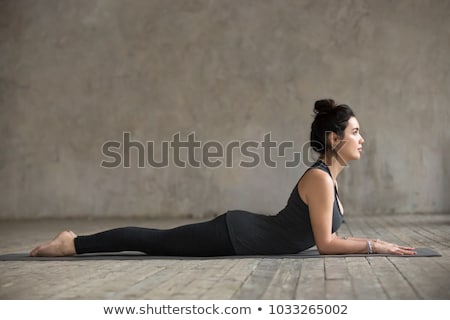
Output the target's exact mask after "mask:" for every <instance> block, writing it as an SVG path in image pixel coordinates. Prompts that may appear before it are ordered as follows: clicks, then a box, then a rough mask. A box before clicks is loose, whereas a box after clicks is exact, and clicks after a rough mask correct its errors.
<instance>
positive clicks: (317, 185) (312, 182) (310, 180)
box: [297, 167, 334, 204]
mask: <svg viewBox="0 0 450 320" xmlns="http://www.w3.org/2000/svg"><path fill="white" fill-rule="evenodd" d="M333 188H334V183H333V179H332V178H331V177H330V175H329V174H328V173H327V172H325V171H324V170H322V169H321V168H318V167H311V168H309V169H308V170H307V171H306V172H305V173H304V174H303V176H302V177H301V179H300V180H299V182H298V184H297V191H298V194H299V196H300V198H301V199H302V201H303V202H305V203H306V204H308V195H309V194H312V193H314V194H325V193H328V192H329V191H331V192H332V191H333Z"/></svg>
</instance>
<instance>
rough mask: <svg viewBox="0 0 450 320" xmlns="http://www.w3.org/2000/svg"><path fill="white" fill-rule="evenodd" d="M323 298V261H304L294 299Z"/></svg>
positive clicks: (314, 259)
mask: <svg viewBox="0 0 450 320" xmlns="http://www.w3.org/2000/svg"><path fill="white" fill-rule="evenodd" d="M324 298H325V259H316V258H313V259H304V260H303V262H302V268H301V270H300V278H299V280H298V283H297V290H296V292H295V299H299V300H305V299H315V300H320V299H324Z"/></svg>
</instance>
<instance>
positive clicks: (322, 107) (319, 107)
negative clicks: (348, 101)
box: [314, 99, 336, 113]
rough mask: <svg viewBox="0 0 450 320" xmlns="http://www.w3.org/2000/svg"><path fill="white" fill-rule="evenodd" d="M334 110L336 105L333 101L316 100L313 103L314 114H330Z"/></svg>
mask: <svg viewBox="0 0 450 320" xmlns="http://www.w3.org/2000/svg"><path fill="white" fill-rule="evenodd" d="M334 108H336V103H335V102H334V100H333V99H322V100H317V101H316V102H315V103H314V112H315V113H330V112H332V111H333V109H334Z"/></svg>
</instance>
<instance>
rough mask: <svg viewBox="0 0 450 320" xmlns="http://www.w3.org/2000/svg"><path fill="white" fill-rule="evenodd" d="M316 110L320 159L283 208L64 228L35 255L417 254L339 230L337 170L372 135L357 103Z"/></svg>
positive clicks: (321, 105)
mask: <svg viewBox="0 0 450 320" xmlns="http://www.w3.org/2000/svg"><path fill="white" fill-rule="evenodd" d="M314 112H315V118H314V121H313V123H312V125H311V139H310V140H311V141H310V145H311V147H312V148H313V149H314V150H315V151H317V152H318V153H319V159H318V160H317V162H316V163H314V164H313V165H312V166H311V167H310V168H308V170H306V172H305V173H304V174H303V175H302V176H301V178H300V179H299V180H298V181H297V183H296V184H295V186H294V188H293V190H292V192H291V194H290V197H289V199H288V201H287V204H286V206H285V207H284V208H283V209H282V210H281V211H279V212H278V214H276V215H271V216H267V215H262V214H256V213H252V212H248V211H242V210H231V211H227V212H226V213H224V214H221V215H219V216H218V217H216V218H214V219H212V220H209V221H206V222H200V223H193V224H188V225H183V226H179V227H176V228H173V229H168V230H160V229H150V228H140V227H123V228H117V229H111V230H107V231H103V232H100V233H96V234H92V235H86V236H77V235H76V234H75V233H73V232H72V231H63V232H61V233H59V234H58V235H57V236H56V237H55V238H54V239H53V240H51V241H49V242H47V243H44V244H42V245H40V246H38V247H36V248H35V249H34V250H32V251H31V253H30V255H31V256H70V255H75V254H82V253H100V252H120V251H141V252H144V253H146V254H149V255H155V256H192V257H193V256H197V257H207V256H229V255H260V254H267V255H277V254H292V253H298V252H300V251H303V250H305V249H308V248H310V247H312V246H314V245H316V246H317V248H318V250H319V252H320V253H321V254H352V253H369V254H370V253H392V254H398V255H413V254H415V251H414V248H410V247H405V246H400V245H396V244H392V243H388V242H385V241H381V240H374V239H366V238H352V237H339V236H338V235H337V234H336V231H337V230H338V228H339V226H340V225H341V223H342V215H343V212H344V210H343V208H342V204H341V202H340V200H339V196H338V186H337V177H338V176H339V174H340V173H341V171H342V169H343V168H344V167H345V166H346V165H347V163H348V162H349V161H352V160H358V159H359V158H360V156H361V152H362V146H363V143H364V139H363V137H362V136H361V134H360V129H359V123H358V120H357V119H356V117H355V115H354V113H353V111H352V109H351V108H350V107H349V106H347V105H344V104H341V105H336V104H335V102H334V101H333V100H331V99H324V100H319V101H316V103H315V105H314Z"/></svg>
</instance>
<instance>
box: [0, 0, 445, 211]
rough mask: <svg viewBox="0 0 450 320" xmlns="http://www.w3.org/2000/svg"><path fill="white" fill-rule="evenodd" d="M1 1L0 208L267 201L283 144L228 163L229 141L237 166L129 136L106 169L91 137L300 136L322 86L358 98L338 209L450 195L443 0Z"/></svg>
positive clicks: (225, 205)
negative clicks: (127, 151) (356, 133)
mask: <svg viewBox="0 0 450 320" xmlns="http://www.w3.org/2000/svg"><path fill="white" fill-rule="evenodd" d="M0 6H1V7H0V28H1V29H0V40H1V41H0V59H1V60H0V108H1V109H0V112H1V113H0V117H1V118H0V122H1V123H0V125H1V135H0V148H1V149H0V150H1V153H0V195H1V196H0V197H1V198H0V217H1V218H37V217H79V216H90V217H102V216H127V217H128V216H140V217H160V216H163V217H181V216H195V217H207V216H212V215H216V214H218V213H221V212H223V211H226V210H228V209H245V210H250V211H255V212H260V213H265V214H271V213H276V212H278V210H280V209H281V208H283V207H284V205H285V203H286V200H287V199H288V197H289V193H290V192H291V190H292V188H293V186H294V185H295V183H296V181H297V179H298V178H299V177H300V175H301V174H302V173H303V171H304V170H305V168H306V166H305V165H304V164H301V165H298V166H297V167H295V168H286V167H285V162H286V161H287V160H288V159H291V158H292V156H293V152H294V149H289V150H288V154H287V155H286V156H285V157H278V158H277V157H275V156H272V159H275V160H277V161H276V163H277V166H276V168H271V167H269V166H268V165H265V164H264V163H260V165H258V166H257V167H255V168H251V169H250V168H242V167H239V165H238V164H239V161H249V160H251V159H250V158H248V157H245V155H243V154H239V152H235V153H234V159H233V161H234V162H233V167H232V168H227V167H226V166H225V164H222V165H221V166H219V167H217V168H206V167H204V166H203V167H201V168H194V167H190V166H187V167H186V168H177V167H176V166H175V165H174V164H173V162H172V161H171V162H170V166H169V167H167V168H153V167H151V166H149V165H146V167H145V168H138V166H137V160H138V159H137V151H136V149H135V150H132V151H131V154H132V157H131V167H130V168H123V167H119V168H114V169H107V168H102V167H101V166H100V163H101V161H102V160H108V161H110V160H111V158H107V157H105V155H103V154H102V145H103V143H105V142H107V141H109V140H117V141H121V140H122V137H123V133H124V132H129V133H130V135H131V139H133V140H136V141H141V142H143V143H145V142H146V141H155V143H156V146H157V147H158V148H159V146H160V145H161V143H162V141H169V140H171V139H172V137H173V135H175V134H176V133H177V132H179V133H180V138H181V139H182V140H186V139H187V136H188V134H189V133H192V132H195V138H196V140H198V141H200V143H201V144H204V143H206V142H207V141H210V140H215V141H219V142H221V143H222V144H223V145H227V144H228V143H229V142H231V141H233V140H237V141H240V143H241V144H242V143H243V142H245V141H250V140H253V141H256V142H259V143H260V142H261V141H262V140H263V138H264V135H265V134H267V133H269V132H270V133H271V136H272V140H276V141H278V143H280V142H282V141H293V142H294V146H295V147H296V148H297V149H298V150H297V151H305V149H303V148H302V146H303V145H304V144H305V143H306V142H307V140H308V137H309V128H310V124H311V121H312V117H311V115H312V105H313V102H314V101H315V100H316V99H319V98H323V97H333V98H335V99H336V101H337V102H340V103H347V104H349V105H350V106H352V107H353V108H354V110H355V112H356V113H357V116H358V119H359V121H360V123H361V127H362V133H363V135H364V137H365V139H366V146H365V153H364V154H363V157H362V159H361V160H360V161H358V162H354V163H352V164H351V166H350V168H346V170H345V171H344V173H343V174H342V176H341V177H340V192H341V197H342V200H343V202H344V206H345V209H346V212H347V214H348V215H360V214H382V213H405V212H409V213H423V212H425V213H428V212H448V211H450V210H449V209H450V200H449V199H450V197H449V196H448V190H449V187H450V172H449V167H448V164H449V163H450V132H449V129H447V127H446V126H447V124H448V123H449V120H450V111H449V99H450V92H449V88H450V72H449V71H450V67H449V55H450V40H449V39H450V19H448V17H449V15H450V1H444V0H441V1H440V0H430V1H425V0H421V1H419V0H415V1H406V0H400V1H384V0H383V1H368V0H366V1H348V0H343V1H334V0H329V1H325V0H320V1H317V0H314V1H303V0H298V1H294V0H292V1H286V0H281V1H280V0H273V1H256V0H254V1H219V0H210V1H207V0H201V1H166V0H160V1H155V0H154V1H144V0H142V1H113V0H111V1H106V0H103V1H87V0H86V1H59V0H58V1H56V0H55V1H43V0H42V1H23V0H22V1H12V0H11V1H1V2H0ZM257 151H258V153H259V154H260V155H261V156H262V148H258V149H257ZM201 155H202V154H201V153H197V155H196V157H197V159H198V158H200V157H201ZM203 155H204V154H203ZM303 155H304V156H307V154H306V153H303ZM158 156H161V155H160V154H157V155H156V159H159V158H158ZM224 159H225V158H222V161H224Z"/></svg>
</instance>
